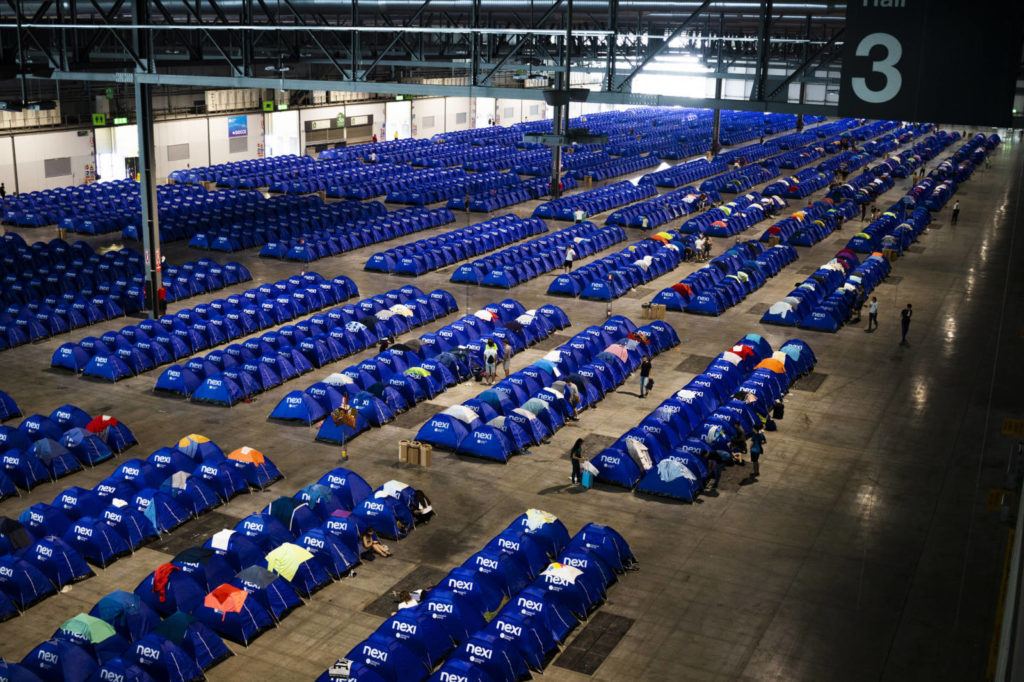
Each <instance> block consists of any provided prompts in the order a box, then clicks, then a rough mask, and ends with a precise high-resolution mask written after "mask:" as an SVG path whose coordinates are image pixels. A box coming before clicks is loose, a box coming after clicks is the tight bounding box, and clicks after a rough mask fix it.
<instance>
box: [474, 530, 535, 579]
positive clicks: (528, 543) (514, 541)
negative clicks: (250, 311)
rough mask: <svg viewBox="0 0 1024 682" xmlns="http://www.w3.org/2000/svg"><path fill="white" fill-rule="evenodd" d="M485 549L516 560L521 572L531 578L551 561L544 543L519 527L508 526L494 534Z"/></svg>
mask: <svg viewBox="0 0 1024 682" xmlns="http://www.w3.org/2000/svg"><path fill="white" fill-rule="evenodd" d="M484 549H485V550H487V551H492V550H493V551H497V552H500V553H502V554H505V555H507V556H508V557H509V558H511V559H512V561H513V562H515V565H516V566H517V567H518V568H519V570H520V573H521V574H523V575H526V576H529V577H530V578H531V579H532V578H533V577H535V576H537V575H538V574H540V572H541V571H543V570H544V568H545V567H546V566H547V565H548V563H549V562H550V561H551V559H550V557H548V555H547V553H546V552H545V550H544V547H543V545H541V544H540V543H539V542H538V541H537V540H536V539H534V538H533V537H532V536H530V535H527V534H526V533H524V532H522V531H521V530H519V529H518V528H506V529H505V530H503V531H502V532H501V533H499V534H498V535H496V536H494V538H493V539H492V540H491V541H490V542H488V543H487V546H486V547H484Z"/></svg>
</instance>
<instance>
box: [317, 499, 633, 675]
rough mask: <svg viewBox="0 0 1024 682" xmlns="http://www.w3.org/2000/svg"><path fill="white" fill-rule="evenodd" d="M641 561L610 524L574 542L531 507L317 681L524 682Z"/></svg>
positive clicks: (585, 531) (589, 528) (587, 530)
mask: <svg viewBox="0 0 1024 682" xmlns="http://www.w3.org/2000/svg"><path fill="white" fill-rule="evenodd" d="M636 563H637V562H636V557H635V556H634V555H633V552H632V550H631V549H630V547H629V544H628V543H627V542H626V540H625V539H624V538H623V537H622V536H621V535H620V534H619V533H618V532H617V531H615V530H614V529H613V528H610V527H608V526H602V525H598V524H595V523H588V524H587V525H585V526H583V528H582V529H580V531H579V532H578V533H576V535H574V536H572V537H570V536H569V531H568V530H567V529H566V527H565V525H564V524H563V523H562V522H561V521H560V520H559V519H558V518H557V517H555V516H554V515H553V514H550V513H548V512H545V511H542V510H539V509H529V510H527V511H526V513H524V514H522V515H520V516H519V517H518V518H516V519H515V520H513V521H512V523H510V524H509V525H508V527H507V528H506V529H505V530H503V531H502V532H501V533H499V534H498V535H496V536H495V537H494V538H493V539H492V540H491V541H490V542H488V543H487V544H486V545H485V546H484V547H483V548H481V550H480V551H478V552H476V553H475V554H473V555H471V556H470V557H468V558H467V559H466V560H465V561H464V562H463V563H462V564H461V565H459V566H457V567H456V568H453V569H452V570H451V571H449V572H448V574H447V575H446V576H445V577H444V578H443V579H442V580H441V581H440V582H439V583H438V584H437V585H435V586H433V587H431V588H430V589H427V590H424V591H423V593H422V595H421V598H420V601H419V602H418V603H417V604H416V605H414V606H409V607H407V608H400V609H399V610H398V611H397V612H396V613H395V614H393V615H392V616H391V617H389V618H388V619H386V620H385V621H384V622H383V623H382V624H381V625H380V627H378V628H377V630H375V631H374V632H373V634H371V635H370V636H369V637H367V638H366V639H365V640H363V641H362V642H360V643H359V644H357V645H356V646H355V647H353V648H352V650H351V651H349V652H348V653H347V654H346V655H345V657H344V658H342V659H339V661H338V662H336V663H335V664H334V665H333V666H332V668H331V669H330V670H327V671H325V672H324V673H323V674H322V675H321V676H320V677H319V678H317V680H318V682H330V681H331V680H335V679H339V678H338V677H337V675H336V673H340V672H341V671H342V670H347V673H344V674H343V675H342V677H343V679H347V680H352V681H358V682H387V681H395V680H401V681H402V682H418V681H420V682H421V681H423V680H428V679H429V680H431V682H452V681H454V680H464V681H465V682H517V681H518V680H528V679H530V678H531V677H532V675H531V672H532V673H543V671H544V668H545V667H546V665H547V663H548V662H549V661H551V660H552V659H553V658H554V657H555V655H556V654H557V653H558V651H559V648H560V645H561V644H562V643H563V642H565V641H566V639H567V638H568V637H569V635H570V634H571V633H572V632H573V630H575V629H576V627H577V626H578V625H579V624H580V623H582V622H586V621H587V619H588V618H589V616H590V614H592V613H593V612H594V611H595V610H596V609H598V608H599V607H600V606H601V605H602V604H603V603H604V601H605V599H606V595H607V592H608V589H609V588H610V587H611V586H612V585H613V584H615V583H616V582H618V580H619V578H620V577H621V576H622V575H623V574H625V572H626V571H628V570H631V569H632V568H633V567H634V566H635V564H636Z"/></svg>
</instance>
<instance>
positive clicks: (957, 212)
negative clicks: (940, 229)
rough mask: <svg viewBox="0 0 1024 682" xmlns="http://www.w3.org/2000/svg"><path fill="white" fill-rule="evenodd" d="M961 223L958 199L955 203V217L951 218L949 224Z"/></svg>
mask: <svg viewBox="0 0 1024 682" xmlns="http://www.w3.org/2000/svg"><path fill="white" fill-rule="evenodd" d="M958 222H960V200H959V199H957V200H956V201H954V202H953V215H951V216H950V217H949V224H950V225H956V224H957V223H958Z"/></svg>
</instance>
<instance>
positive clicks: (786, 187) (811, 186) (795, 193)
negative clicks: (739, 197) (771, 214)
mask: <svg viewBox="0 0 1024 682" xmlns="http://www.w3.org/2000/svg"><path fill="white" fill-rule="evenodd" d="M833 177H835V174H834V173H826V172H822V171H819V170H818V169H817V168H805V169H804V170H802V171H799V172H797V173H794V174H793V175H787V176H786V177H784V178H782V179H781V180H778V181H776V182H773V183H771V184H769V185H767V186H766V187H765V188H764V193H765V194H767V195H771V196H780V197H787V198H795V199H804V198H806V197H809V196H810V195H812V194H814V193H815V192H819V191H821V190H823V189H825V188H826V187H828V186H829V183H831V182H832V178H833Z"/></svg>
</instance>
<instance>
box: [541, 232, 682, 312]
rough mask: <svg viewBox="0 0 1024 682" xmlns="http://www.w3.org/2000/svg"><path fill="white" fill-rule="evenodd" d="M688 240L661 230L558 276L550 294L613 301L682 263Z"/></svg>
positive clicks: (549, 287)
mask: <svg viewBox="0 0 1024 682" xmlns="http://www.w3.org/2000/svg"><path fill="white" fill-rule="evenodd" d="M685 249H686V244H685V243H684V241H683V240H682V239H681V238H680V236H679V235H678V234H676V233H674V232H660V233H658V234H656V235H654V236H653V237H651V238H650V239H641V240H640V241H638V242H634V243H633V244H630V245H629V246H627V247H626V248H624V249H622V250H621V251H617V252H615V253H612V254H609V255H607V256H603V257H602V258H598V259H597V260H594V261H591V262H590V263H587V264H586V265H584V266H582V267H579V268H577V269H575V270H573V271H572V272H569V273H566V274H564V275H559V276H557V277H555V278H554V279H553V280H552V281H551V284H549V285H548V290H547V293H548V295H549V296H571V297H574V298H575V297H577V296H579V297H581V298H583V299H585V300H588V301H611V300H613V299H616V298H619V297H620V296H624V295H625V294H627V293H629V291H630V290H631V289H633V288H634V287H637V286H640V285H642V284H646V283H647V282H650V281H651V280H653V279H656V278H658V277H661V276H662V275H664V274H665V273H667V272H671V271H672V270H674V269H675V268H677V267H679V264H680V263H682V262H683V253H684V251H685Z"/></svg>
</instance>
